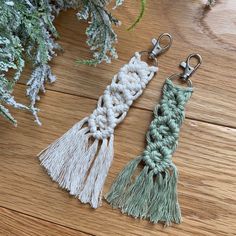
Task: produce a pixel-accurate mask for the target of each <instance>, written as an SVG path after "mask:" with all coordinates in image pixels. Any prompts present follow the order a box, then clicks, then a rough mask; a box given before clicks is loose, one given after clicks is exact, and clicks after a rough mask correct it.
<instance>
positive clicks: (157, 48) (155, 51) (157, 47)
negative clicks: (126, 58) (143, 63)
mask: <svg viewBox="0 0 236 236" xmlns="http://www.w3.org/2000/svg"><path fill="white" fill-rule="evenodd" d="M165 38H167V39H168V43H167V44H165V45H163V43H161V41H162V40H163V39H165ZM152 44H153V48H152V50H151V51H150V52H149V58H150V59H155V58H156V57H157V56H158V55H160V54H161V53H163V52H165V51H167V50H168V49H169V48H170V46H171V44H172V36H171V35H170V34H168V33H163V34H161V35H160V36H159V38H158V39H155V38H154V39H152ZM161 44H162V45H163V46H162V45H161Z"/></svg>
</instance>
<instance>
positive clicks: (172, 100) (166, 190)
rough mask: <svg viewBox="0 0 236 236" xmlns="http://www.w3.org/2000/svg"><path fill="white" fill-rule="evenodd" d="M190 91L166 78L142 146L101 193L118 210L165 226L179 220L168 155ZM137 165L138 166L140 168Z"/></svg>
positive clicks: (174, 173) (173, 170) (174, 171)
mask: <svg viewBox="0 0 236 236" xmlns="http://www.w3.org/2000/svg"><path fill="white" fill-rule="evenodd" d="M192 92H193V89H192V88H191V87H188V88H182V87H178V86H175V85H174V84H173V83H172V81H171V80H170V79H167V80H166V82H165V84H164V87H163V93H162V99H161V102H160V104H159V105H158V106H156V108H155V109H154V119H153V121H152V122H151V124H150V127H149V130H148V132H147V135H146V139H147V146H146V149H145V150H144V152H143V153H142V155H141V156H139V157H137V158H136V159H133V160H132V161H131V162H130V163H129V164H128V165H127V166H126V167H125V168H124V169H123V170H122V171H121V172H120V174H119V175H118V177H117V178H116V180H115V181H114V183H113V184H112V186H111V189H110V191H109V193H108V194H107V195H106V196H105V197H106V200H107V201H108V202H109V203H110V204H111V205H112V206H113V207H114V208H120V209H121V212H122V213H127V214H128V215H131V216H133V217H135V218H137V217H139V218H144V219H148V220H150V221H151V222H153V223H157V222H164V223H165V225H170V224H171V223H172V222H175V223H180V222H181V210H180V207H179V203H178V195H177V179H178V170H177V167H176V166H175V165H174V163H173V162H172V154H173V152H174V151H175V149H176V147H177V143H178V137H179V130H180V126H181V124H182V122H183V120H184V107H185V105H186V103H187V101H188V100H189V98H190V97H191V95H192ZM138 166H142V169H141V171H140V168H138Z"/></svg>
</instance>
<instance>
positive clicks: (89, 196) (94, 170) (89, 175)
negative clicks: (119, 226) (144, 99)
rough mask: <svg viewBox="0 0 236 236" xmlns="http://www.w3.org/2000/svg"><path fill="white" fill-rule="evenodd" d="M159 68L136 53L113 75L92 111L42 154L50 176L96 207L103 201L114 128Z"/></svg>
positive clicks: (83, 200) (43, 163)
mask: <svg viewBox="0 0 236 236" xmlns="http://www.w3.org/2000/svg"><path fill="white" fill-rule="evenodd" d="M157 69H158V68H157V67H156V66H149V65H148V64H147V63H146V62H143V61H141V55H140V54H139V53H135V55H134V57H132V58H131V60H130V61H129V63H128V64H126V65H124V66H123V67H122V68H121V69H120V71H119V73H118V74H117V75H115V76H114V78H113V80H112V83H111V84H110V85H109V86H107V88H106V90H105V91H104V94H103V95H102V96H101V97H100V98H99V100H98V103H97V108H96V109H95V110H94V111H93V113H92V114H91V115H90V116H89V117H85V118H84V119H83V120H81V121H80V122H78V123H76V124H75V125H74V126H73V127H72V128H71V129H70V130H68V131H67V132H66V133H65V134H64V135H63V136H62V137H60V138H59V139H57V140H56V141H55V142H54V143H52V144H51V145H49V146H48V147H47V148H46V149H45V150H43V151H42V152H41V153H40V154H39V159H40V161H41V165H42V166H44V167H45V169H46V170H47V172H48V174H49V175H50V176H51V178H52V179H53V180H54V181H56V182H57V183H58V184H59V186H60V187H61V188H64V189H66V190H68V191H69V193H70V194H71V195H74V196H76V197H77V198H78V199H79V200H80V201H81V202H83V203H89V204H90V205H91V206H92V207H93V208H97V207H99V206H100V205H101V198H102V189H103V185H104V183H105V180H106V177H107V174H108V171H109V168H110V166H111V163H112V160H113V155H114V154H113V153H114V151H113V143H114V129H115V127H116V126H117V124H119V123H120V122H121V121H122V120H123V119H124V118H125V116H126V114H127V112H128V110H129V107H130V106H131V105H132V103H133V101H134V100H135V99H137V98H138V97H139V96H140V95H141V94H142V92H143V89H144V88H145V87H146V85H147V84H148V82H149V81H150V80H151V79H152V78H153V77H154V74H155V72H157ZM91 137H93V138H92V139H91Z"/></svg>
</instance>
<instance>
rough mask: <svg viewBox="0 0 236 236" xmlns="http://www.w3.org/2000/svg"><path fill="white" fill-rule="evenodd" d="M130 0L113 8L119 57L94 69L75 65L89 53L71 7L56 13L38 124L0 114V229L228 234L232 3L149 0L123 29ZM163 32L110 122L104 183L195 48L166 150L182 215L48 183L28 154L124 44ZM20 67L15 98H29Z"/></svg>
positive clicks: (234, 38) (66, 119) (130, 48)
mask: <svg viewBox="0 0 236 236" xmlns="http://www.w3.org/2000/svg"><path fill="white" fill-rule="evenodd" d="M138 2H139V1H137V0H131V1H125V4H124V6H122V7H120V8H118V9H117V11H115V14H116V15H117V17H118V18H119V19H121V20H122V22H123V25H122V26H121V27H120V28H117V29H116V30H117V32H118V38H119V44H118V45H117V49H118V53H119V56H120V57H119V60H116V61H113V63H112V64H109V65H107V64H102V65H99V66H97V67H96V68H94V67H91V68H88V67H87V66H77V65H76V64H75V60H76V59H77V58H78V57H80V58H86V57H89V56H90V54H89V52H88V48H87V46H86V45H85V40H86V37H85V35H84V30H85V28H86V24H85V23H82V22H80V23H78V21H77V19H76V17H75V15H74V14H75V12H74V11H68V12H65V13H62V15H60V16H59V17H58V19H57V20H56V24H57V28H58V30H59V32H60V35H61V38H60V40H59V41H60V43H61V44H62V45H63V47H64V49H65V52H64V53H63V55H59V56H58V57H57V58H55V59H54V60H53V62H52V68H53V71H54V73H55V74H56V75H57V77H58V80H57V82H56V83H55V84H53V85H48V86H47V88H48V91H47V93H46V95H45V96H42V97H41V100H40V102H39V108H40V117H41V120H42V123H43V126H42V127H38V126H36V125H35V124H34V122H33V121H32V120H33V118H32V116H31V115H30V114H28V113H26V112H18V111H14V112H13V113H14V115H15V117H16V118H17V119H18V123H19V125H18V128H14V127H13V126H12V125H11V124H9V123H7V122H6V121H5V120H0V127H1V128H0V131H1V136H0V148H1V155H0V163H1V165H0V207H1V208H0V234H1V235H3V236H5V235H49V236H50V235H84V234H85V235H86V234H91V235H139V236H143V235H145V236H146V235H147V236H149V235H181V236H182V235H186V236H187V235H188V236H189V235H217V236H218V235H235V232H236V184H235V177H236V173H235V169H236V162H235V154H236V147H235V142H236V93H235V89H236V80H235V78H234V77H235V73H234V70H235V66H236V58H235V50H236V31H235V28H233V26H235V12H236V6H235V3H234V1H233V0H225V1H217V5H216V6H215V8H214V9H213V10H212V11H206V10H205V9H204V8H203V7H202V3H203V1H200V0H198V1H193V0H192V1H189V0H176V1H172V0H160V1H151V0H150V1H148V5H147V9H146V12H145V16H144V18H143V20H142V21H141V22H140V24H139V25H138V26H137V28H136V29H135V30H134V31H130V32H128V31H127V30H126V29H127V27H128V26H129V25H130V24H131V23H132V22H133V20H134V19H135V17H136V15H137V14H138V8H137V7H136V5H137V3H138ZM134 6H135V7H134ZM162 32H170V33H171V34H172V35H173V37H174V43H173V46H172V48H171V50H169V52H168V53H166V55H162V56H161V57H160V58H159V65H160V71H159V74H158V75H157V76H156V77H155V78H154V80H153V81H152V82H151V83H150V84H149V85H148V87H147V89H146V90H145V92H144V94H143V95H142V97H141V98H140V99H138V101H136V102H135V104H134V106H133V108H131V110H130V112H129V114H128V116H127V118H126V119H125V121H124V123H122V124H121V125H119V126H118V128H117V130H116V138H115V159H114V161H113V165H112V168H111V170H110V173H109V176H108V178H107V181H106V184H105V189H104V192H106V191H107V190H108V188H109V186H110V184H111V183H112V180H113V179H114V178H115V176H116V175H117V173H118V172H119V171H120V170H121V168H122V167H123V166H124V165H125V164H126V163H127V162H128V161H129V160H131V159H133V158H135V157H136V156H137V155H138V154H140V152H141V151H142V150H143V148H144V145H145V142H144V141H145V132H146V130H147V128H148V125H149V122H150V121H151V119H152V112H151V110H152V109H153V107H154V105H155V104H156V103H157V102H158V100H159V97H160V92H161V87H162V84H163V81H164V79H165V78H166V77H167V76H169V75H170V74H172V73H175V72H176V71H178V70H179V69H178V63H179V62H180V61H181V60H183V59H185V58H186V56H187V55H188V54H189V53H191V52H198V53H200V54H201V55H202V57H203V60H204V64H203V65H202V67H201V69H199V70H198V71H197V73H196V74H195V75H194V77H193V78H192V80H193V83H194V86H195V88H196V90H195V93H194V94H193V97H192V98H191V100H190V102H189V104H188V106H187V110H186V117H187V119H186V120H185V123H184V125H183V128H182V130H181V137H180V142H179V148H178V150H177V152H176V153H175V155H174V161H175V163H176V165H177V166H178V168H179V172H180V181H179V190H178V191H179V198H180V203H181V208H182V215H183V218H184V222H183V223H182V224H180V225H173V226H172V227H170V228H163V227H162V225H160V224H157V225H153V224H150V223H149V222H147V221H142V220H135V219H132V218H130V217H127V216H125V215H122V214H120V212H119V211H117V210H113V209H111V207H110V206H109V205H108V204H106V202H104V204H103V207H101V208H99V209H97V210H96V211H95V210H92V209H90V208H89V207H88V206H87V205H82V204H80V203H79V201H78V200H76V199H74V198H73V197H70V196H69V195H68V193H67V192H66V191H62V190H60V189H58V187H57V185H56V184H55V183H52V182H51V180H50V179H49V177H48V176H47V174H46V173H45V171H44V170H43V169H42V168H41V167H40V165H39V162H38V160H37V158H36V154H37V153H38V152H39V151H41V150H42V149H43V148H45V147H46V146H47V145H48V144H50V143H51V142H52V141H53V140H55V139H56V138H57V137H59V136H60V135H62V134H63V133H64V132H65V131H66V130H67V129H69V128H70V127H71V126H72V125H73V124H74V123H75V122H76V121H78V120H79V119H81V118H83V117H84V116H86V115H88V114H90V112H91V111H92V110H93V108H94V107H95V105H96V99H97V98H98V96H100V95H101V94H102V92H103V90H104V88H105V87H106V85H107V84H109V83H110V81H111V78H112V76H113V75H114V74H115V73H116V72H117V70H118V69H119V68H120V66H121V65H122V64H123V63H126V62H127V60H128V59H129V58H130V57H131V55H132V52H134V51H139V50H143V49H147V48H148V47H149V45H150V39H151V38H152V37H155V36H158V35H159V34H160V33H162ZM28 75H29V71H27V72H26V74H25V77H24V80H23V81H22V84H19V85H18V86H17V89H16V93H15V97H16V98H17V99H18V101H22V102H26V101H27V100H26V98H24V96H23V95H22V94H23V93H24V92H23V91H24V87H25V86H24V82H25V80H26V79H27V76H28Z"/></svg>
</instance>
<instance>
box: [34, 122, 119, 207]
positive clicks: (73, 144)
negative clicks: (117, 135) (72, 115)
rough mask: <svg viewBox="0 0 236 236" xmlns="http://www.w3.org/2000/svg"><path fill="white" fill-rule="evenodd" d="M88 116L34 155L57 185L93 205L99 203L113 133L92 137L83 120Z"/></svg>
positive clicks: (109, 157)
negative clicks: (105, 137)
mask: <svg viewBox="0 0 236 236" xmlns="http://www.w3.org/2000/svg"><path fill="white" fill-rule="evenodd" d="M87 120H88V118H85V119H83V120H82V121H80V122H78V123H77V124H75V125H74V126H73V127H72V128H71V129H70V130H68V131H67V132H66V133H65V134H64V135H63V136H62V137H61V138H59V139H58V140H56V141H55V142H54V143H52V144H51V145H49V146H48V147H47V148H46V149H44V150H43V151H42V152H41V153H40V154H39V155H38V156H39V160H40V162H41V165H42V166H43V167H44V168H45V169H46V170H47V172H48V174H49V176H50V177H51V178H52V180H54V181H55V182H57V183H58V185H59V186H60V187H61V188H63V189H66V190H68V191H69V193H70V194H71V195H74V196H76V197H77V198H78V199H79V200H80V201H81V202H83V203H90V204H91V206H92V207H93V208H97V207H99V206H100V205H101V195H102V189H103V185H104V182H105V179H106V176H107V174H108V171H109V168H110V166H111V162H112V160H113V140H114V137H113V135H112V136H111V137H110V138H109V142H108V140H107V139H103V140H102V144H101V146H100V148H99V149H98V145H99V140H98V139H94V140H93V141H92V140H91V139H93V138H92V134H91V133H90V132H89V128H88V127H84V128H83V126H84V125H85V124H86V122H87Z"/></svg>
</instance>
